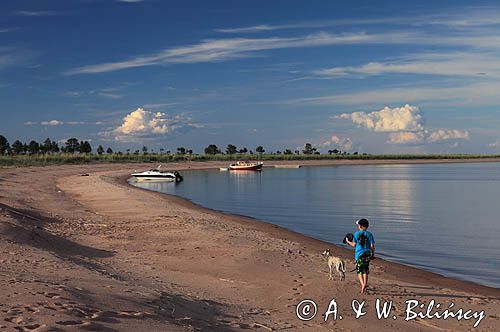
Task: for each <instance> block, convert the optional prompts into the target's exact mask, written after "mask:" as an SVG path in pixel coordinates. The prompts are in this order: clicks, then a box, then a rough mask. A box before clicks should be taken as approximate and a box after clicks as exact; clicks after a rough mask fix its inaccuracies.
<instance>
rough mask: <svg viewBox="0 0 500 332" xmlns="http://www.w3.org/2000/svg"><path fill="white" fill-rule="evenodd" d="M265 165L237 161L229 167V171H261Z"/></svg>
mask: <svg viewBox="0 0 500 332" xmlns="http://www.w3.org/2000/svg"><path fill="white" fill-rule="evenodd" d="M263 165H264V163H263V162H249V161H237V162H236V163H234V164H231V165H229V169H230V170H231V171H260V170H262V166H263Z"/></svg>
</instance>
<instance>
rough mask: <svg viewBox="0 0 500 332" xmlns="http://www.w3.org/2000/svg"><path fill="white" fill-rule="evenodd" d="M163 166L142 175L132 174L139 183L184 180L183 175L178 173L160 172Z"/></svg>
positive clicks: (141, 173)
mask: <svg viewBox="0 0 500 332" xmlns="http://www.w3.org/2000/svg"><path fill="white" fill-rule="evenodd" d="M160 168H161V165H160V166H158V168H153V169H150V170H149V171H145V172H140V173H132V176H133V177H134V178H135V179H136V180H137V181H172V182H181V181H182V180H184V178H183V177H182V175H181V174H180V173H179V172H177V171H173V172H164V171H162V170H160Z"/></svg>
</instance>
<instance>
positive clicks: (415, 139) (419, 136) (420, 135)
mask: <svg viewBox="0 0 500 332" xmlns="http://www.w3.org/2000/svg"><path fill="white" fill-rule="evenodd" d="M424 141H425V132H423V131H420V132H408V131H402V132H399V133H390V134H389V137H388V139H387V143H391V144H420V143H423V142H424Z"/></svg>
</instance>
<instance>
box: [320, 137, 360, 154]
mask: <svg viewBox="0 0 500 332" xmlns="http://www.w3.org/2000/svg"><path fill="white" fill-rule="evenodd" d="M321 145H322V146H323V147H330V146H331V147H336V148H339V149H341V150H344V151H350V150H352V147H353V142H352V140H351V139H350V138H349V137H345V138H341V137H339V136H337V135H332V137H330V139H329V140H328V141H326V142H324V143H323V144H321Z"/></svg>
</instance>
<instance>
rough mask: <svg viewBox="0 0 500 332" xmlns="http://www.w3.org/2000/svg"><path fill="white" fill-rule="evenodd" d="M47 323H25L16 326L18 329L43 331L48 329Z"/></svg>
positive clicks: (35, 331) (34, 331)
mask: <svg viewBox="0 0 500 332" xmlns="http://www.w3.org/2000/svg"><path fill="white" fill-rule="evenodd" d="M46 327H47V325H45V324H43V325H40V324H30V325H24V326H16V327H14V328H15V329H16V330H18V331H23V332H24V331H30V332H42V331H47V329H46Z"/></svg>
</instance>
